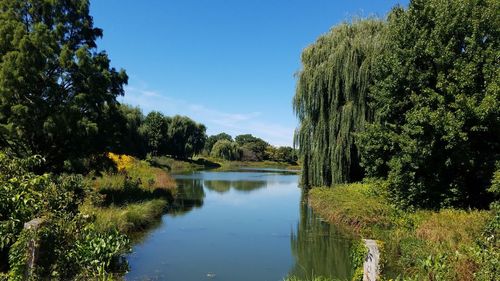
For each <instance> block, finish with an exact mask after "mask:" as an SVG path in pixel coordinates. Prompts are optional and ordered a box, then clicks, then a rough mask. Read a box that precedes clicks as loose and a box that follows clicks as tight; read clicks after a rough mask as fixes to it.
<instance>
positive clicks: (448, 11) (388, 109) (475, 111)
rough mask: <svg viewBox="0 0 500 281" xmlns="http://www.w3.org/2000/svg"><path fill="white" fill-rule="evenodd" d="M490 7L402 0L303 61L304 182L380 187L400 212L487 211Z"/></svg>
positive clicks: (497, 90)
mask: <svg viewBox="0 0 500 281" xmlns="http://www.w3.org/2000/svg"><path fill="white" fill-rule="evenodd" d="M498 11H499V2H498V1H475V0H452V1H443V0H412V1H410V4H409V7H408V8H406V9H405V8H402V7H395V8H394V9H393V10H392V11H391V12H390V14H389V16H388V18H387V20H379V19H365V20H355V21H353V22H350V23H342V24H340V25H338V26H335V27H333V28H332V29H331V30H330V32H328V33H327V34H325V35H323V36H321V37H320V38H319V39H318V40H317V41H316V42H315V43H314V44H312V45H311V46H309V47H308V48H306V49H305V50H304V52H303V53H302V69H301V71H300V72H299V74H298V85H297V91H296V94H295V97H294V109H295V112H296V114H297V116H298V118H299V120H300V125H299V128H298V129H297V133H296V136H295V140H296V144H297V146H298V148H299V154H300V157H301V159H302V161H303V168H304V170H303V173H302V182H303V184H305V185H306V186H325V185H326V186H330V185H334V184H338V183H345V182H352V181H358V180H361V179H363V178H364V177H375V178H383V179H387V182H388V185H389V187H388V190H389V192H390V194H391V195H392V198H394V199H395V200H396V202H398V203H400V204H401V205H403V206H420V207H432V208H438V207H446V206H462V207H467V206H487V204H488V203H489V202H490V201H491V200H492V199H493V194H492V193H489V192H488V188H489V187H490V185H491V180H492V175H493V173H494V171H495V170H496V169H499V165H500V164H499V161H500V86H499V81H500V67H499V57H500V46H499V44H500V36H499V35H500V14H499V13H498Z"/></svg>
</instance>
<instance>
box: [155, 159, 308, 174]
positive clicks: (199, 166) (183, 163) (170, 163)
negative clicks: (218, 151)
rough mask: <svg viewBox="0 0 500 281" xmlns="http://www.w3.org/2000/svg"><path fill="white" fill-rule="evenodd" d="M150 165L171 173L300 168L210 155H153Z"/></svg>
mask: <svg viewBox="0 0 500 281" xmlns="http://www.w3.org/2000/svg"><path fill="white" fill-rule="evenodd" d="M151 163H152V165H154V166H155V167H160V168H163V169H168V170H169V171H170V172H172V173H186V172H192V171H199V170H206V169H218V170H223V171H227V170H235V169H239V168H280V169H289V170H300V166H299V165H298V164H290V163H283V162H274V161H256V162H253V161H227V160H222V159H216V158H212V157H195V158H193V159H174V158H171V157H167V156H161V157H154V158H153V159H152V160H151Z"/></svg>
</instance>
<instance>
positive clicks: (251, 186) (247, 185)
mask: <svg viewBox="0 0 500 281" xmlns="http://www.w3.org/2000/svg"><path fill="white" fill-rule="evenodd" d="M204 184H205V187H206V188H207V189H209V190H213V191H216V192H219V193H226V192H228V191H229V190H230V189H231V188H233V189H235V190H238V191H242V192H250V191H254V190H256V189H260V188H264V187H266V186H267V182H266V181H242V180H237V181H229V180H206V181H204Z"/></svg>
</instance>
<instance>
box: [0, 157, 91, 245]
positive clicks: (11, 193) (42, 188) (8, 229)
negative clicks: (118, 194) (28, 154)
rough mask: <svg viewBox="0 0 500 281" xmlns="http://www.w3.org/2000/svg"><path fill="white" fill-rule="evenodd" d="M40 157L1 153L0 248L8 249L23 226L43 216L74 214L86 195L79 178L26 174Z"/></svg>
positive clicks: (38, 162)
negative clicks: (22, 157)
mask: <svg viewBox="0 0 500 281" xmlns="http://www.w3.org/2000/svg"><path fill="white" fill-rule="evenodd" d="M42 162H43V160H42V159H41V158H39V157H32V158H28V159H25V160H23V159H18V158H15V157H13V156H12V155H8V154H6V153H3V152H1V153H0V202H2V203H1V204H0V249H8V248H9V247H10V245H12V244H13V243H14V242H15V241H16V239H17V235H18V234H19V233H20V232H21V229H22V227H23V224H24V223H25V222H27V221H30V220H31V219H33V218H35V217H38V216H40V215H42V214H45V213H68V214H76V213H77V212H78V205H79V204H80V203H81V202H82V200H83V198H84V196H85V189H86V188H85V187H84V186H83V185H82V178H81V177H79V176H60V177H54V176H51V175H49V174H43V175H36V174H34V173H32V172H30V171H29V169H31V168H32V167H33V166H39V165H40V164H41V163H42Z"/></svg>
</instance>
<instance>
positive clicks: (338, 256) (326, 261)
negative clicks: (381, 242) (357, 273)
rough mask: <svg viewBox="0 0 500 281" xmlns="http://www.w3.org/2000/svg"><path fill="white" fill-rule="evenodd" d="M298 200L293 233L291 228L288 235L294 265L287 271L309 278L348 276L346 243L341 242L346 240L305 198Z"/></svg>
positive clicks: (304, 278)
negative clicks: (298, 216) (314, 211)
mask: <svg viewBox="0 0 500 281" xmlns="http://www.w3.org/2000/svg"><path fill="white" fill-rule="evenodd" d="M301 201H302V202H301V207H300V221H299V222H298V224H297V233H294V231H292V234H291V239H290V242H291V249H292V254H293V256H294V257H295V265H294V266H293V268H292V269H291V271H290V273H289V275H290V276H296V277H299V278H300V279H303V280H312V277H313V276H314V277H320V276H326V277H334V278H335V279H339V280H350V279H351V276H352V269H351V266H350V265H351V261H350V251H349V248H350V247H346V246H345V245H346V243H349V244H350V240H349V239H346V238H345V237H346V236H345V235H341V234H340V233H339V231H338V230H337V229H336V228H335V226H333V225H330V224H328V223H325V222H323V221H321V219H320V218H319V217H318V216H317V215H315V214H314V213H313V211H312V209H311V208H310V207H309V206H308V205H307V203H306V202H307V200H304V198H303V200H301Z"/></svg>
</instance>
